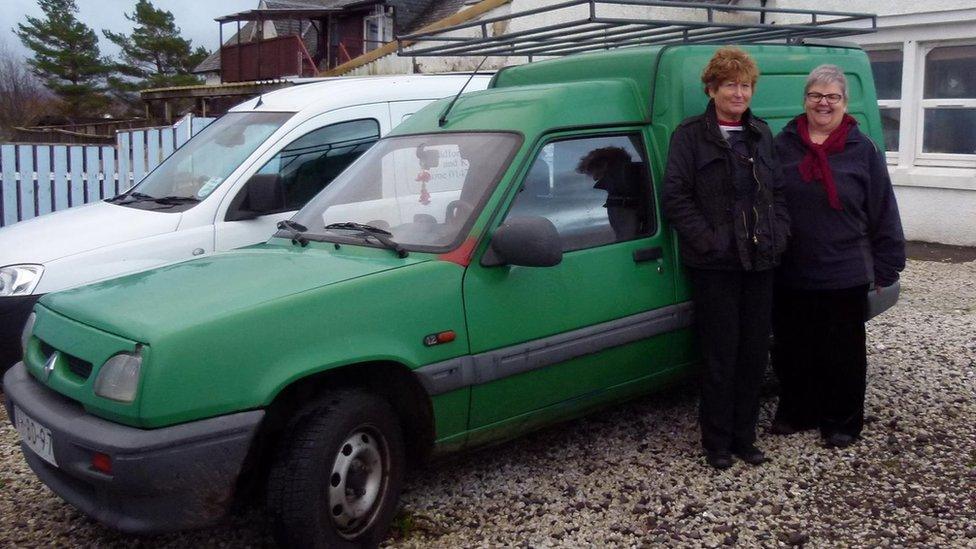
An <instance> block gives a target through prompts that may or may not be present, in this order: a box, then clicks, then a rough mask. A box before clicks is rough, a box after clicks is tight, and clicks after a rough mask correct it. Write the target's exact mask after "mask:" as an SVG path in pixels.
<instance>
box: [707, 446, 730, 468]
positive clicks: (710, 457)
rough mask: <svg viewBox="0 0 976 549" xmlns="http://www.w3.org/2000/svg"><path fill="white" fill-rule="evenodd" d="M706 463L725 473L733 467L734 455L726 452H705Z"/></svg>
mask: <svg viewBox="0 0 976 549" xmlns="http://www.w3.org/2000/svg"><path fill="white" fill-rule="evenodd" d="M705 461H707V462H708V464H709V465H711V466H712V467H714V468H716V469H718V470H719V471H724V470H725V469H728V468H729V467H732V454H731V453H729V452H728V451H726V450H721V451H717V452H705Z"/></svg>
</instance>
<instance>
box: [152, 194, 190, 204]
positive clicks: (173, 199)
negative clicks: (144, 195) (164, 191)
mask: <svg viewBox="0 0 976 549" xmlns="http://www.w3.org/2000/svg"><path fill="white" fill-rule="evenodd" d="M148 200H152V201H153V202H156V203H157V204H165V205H167V206H176V205H177V204H186V203H188V202H200V199H199V198H195V197H192V196H161V197H159V198H149V199H148Z"/></svg>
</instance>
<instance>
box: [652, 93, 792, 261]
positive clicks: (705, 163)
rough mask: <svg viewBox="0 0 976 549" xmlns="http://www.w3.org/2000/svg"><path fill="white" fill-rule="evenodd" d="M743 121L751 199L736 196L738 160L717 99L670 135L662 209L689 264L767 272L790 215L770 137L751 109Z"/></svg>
mask: <svg viewBox="0 0 976 549" xmlns="http://www.w3.org/2000/svg"><path fill="white" fill-rule="evenodd" d="M742 126H743V132H744V134H745V135H744V136H743V137H744V138H745V139H746V140H747V143H748V148H749V150H750V153H751V168H752V169H751V170H749V171H750V172H751V174H748V177H749V178H750V179H751V184H752V185H754V186H755V196H753V197H752V199H751V201H750V200H741V199H739V198H740V197H737V192H736V186H737V181H736V176H737V171H738V170H737V167H736V165H735V162H738V160H736V158H735V154H734V153H733V151H732V148H731V147H730V146H729V143H728V142H727V141H726V139H725V138H724V137H722V131H721V130H720V129H719V126H718V118H717V116H716V114H715V102H714V101H709V102H708V107H707V108H706V109H705V112H704V114H700V115H698V116H692V117H690V118H687V119H685V120H684V121H683V122H682V123H681V124H679V125H678V127H677V128H676V129H675V130H674V133H673V134H672V135H671V148H670V150H669V152H668V163H667V167H666V168H665V172H664V189H663V191H662V206H663V208H664V214H665V215H666V216H667V218H668V220H669V221H670V223H671V226H672V227H674V229H675V230H676V231H677V233H678V238H679V240H680V242H681V259H682V261H683V262H684V264H685V265H687V266H689V267H694V268H698V269H710V270H726V271H764V270H769V269H772V268H773V267H775V266H776V264H777V262H778V261H779V256H780V253H781V252H782V251H783V249H784V248H786V240H787V238H788V236H789V230H790V228H789V224H790V220H789V216H788V215H787V213H786V203H785V200H784V198H783V193H782V189H781V188H780V184H779V180H780V176H779V164H778V163H777V162H776V158H775V156H774V155H773V134H772V132H770V130H769V126H768V125H766V122H765V121H763V120H762V119H761V118H757V117H755V116H753V115H752V112H751V111H749V110H746V112H745V113H744V114H743V115H742Z"/></svg>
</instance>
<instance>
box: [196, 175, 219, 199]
mask: <svg viewBox="0 0 976 549" xmlns="http://www.w3.org/2000/svg"><path fill="white" fill-rule="evenodd" d="M223 180H224V178H223V177H211V178H210V179H208V180H207V182H206V183H204V184H203V186H202V187H200V190H199V191H197V197H198V198H204V197H206V196H207V195H209V194H210V193H212V192H213V190H214V189H216V188H217V186H218V185H220V183H221V182H222V181H223Z"/></svg>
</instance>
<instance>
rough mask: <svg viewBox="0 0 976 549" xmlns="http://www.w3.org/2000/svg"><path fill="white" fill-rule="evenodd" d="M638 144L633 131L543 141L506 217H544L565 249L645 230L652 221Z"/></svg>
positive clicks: (627, 237) (637, 234)
mask: <svg viewBox="0 0 976 549" xmlns="http://www.w3.org/2000/svg"><path fill="white" fill-rule="evenodd" d="M643 150H644V149H643V145H642V144H641V138H640V135H639V134H636V133H634V134H627V135H614V136H601V137H587V138H578V139H565V140H560V141H553V142H551V143H548V144H546V145H545V146H544V147H543V148H542V150H541V151H540V153H539V155H538V156H537V157H536V159H535V162H533V164H532V167H531V168H530V169H529V172H528V174H527V175H526V177H525V180H524V181H523V182H522V188H521V190H520V191H519V194H518V196H517V197H516V198H515V203H514V204H513V205H512V208H511V210H510V211H509V212H508V216H507V217H508V218H513V217H523V216H541V217H545V218H547V219H549V221H552V223H553V225H555V226H556V230H557V231H559V236H560V237H561V238H562V241H563V251H564V252H569V251H573V250H580V249H583V248H592V247H594V246H601V245H604V244H612V243H614V242H623V241H626V240H633V239H635V238H639V237H642V236H648V235H650V234H652V233H653V232H654V230H655V225H656V221H655V219H654V213H653V212H654V208H653V207H652V206H653V204H652V201H653V193H652V192H651V177H650V175H649V172H648V169H647V162H646V161H645V160H644V158H645V156H644V153H643Z"/></svg>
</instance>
